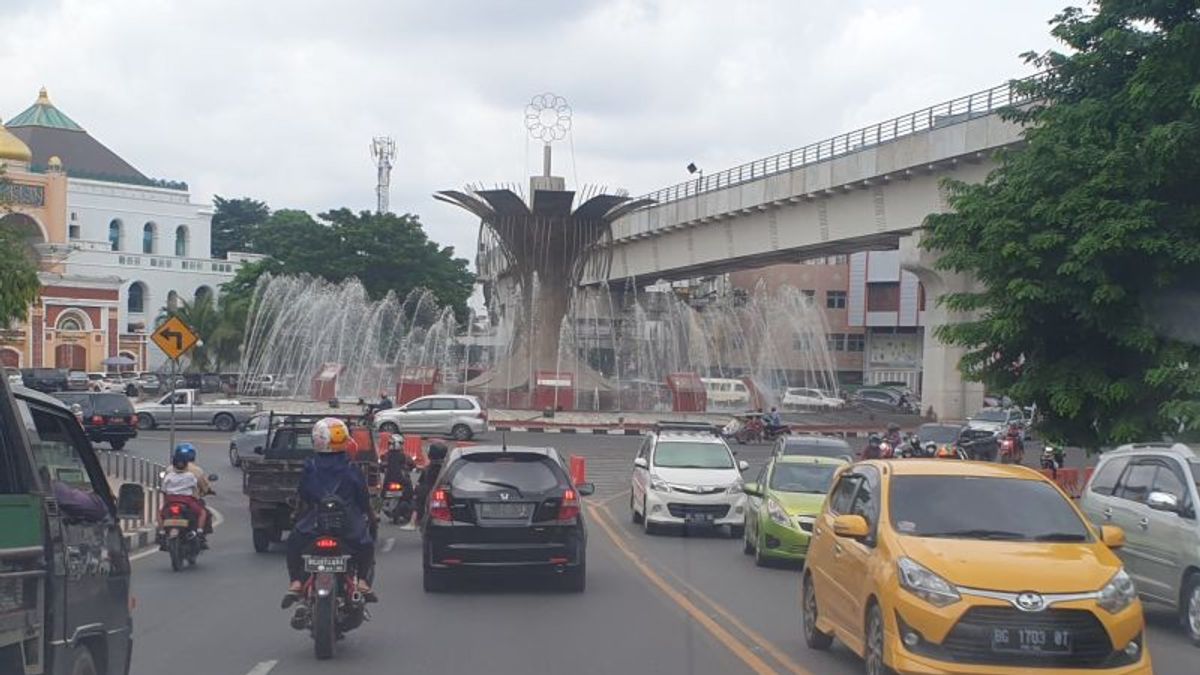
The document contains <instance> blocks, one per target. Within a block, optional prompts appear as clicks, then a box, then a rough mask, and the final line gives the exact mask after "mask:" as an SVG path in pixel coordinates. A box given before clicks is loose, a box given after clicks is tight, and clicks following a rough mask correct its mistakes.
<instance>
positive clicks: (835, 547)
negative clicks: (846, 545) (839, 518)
mask: <svg viewBox="0 0 1200 675" xmlns="http://www.w3.org/2000/svg"><path fill="white" fill-rule="evenodd" d="M833 554H834V555H841V554H842V545H841V544H834V545H833Z"/></svg>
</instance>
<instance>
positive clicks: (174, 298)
mask: <svg viewBox="0 0 1200 675" xmlns="http://www.w3.org/2000/svg"><path fill="white" fill-rule="evenodd" d="M167 309H169V310H171V311H172V312H174V311H175V310H177V309H179V294H178V293H176V292H175V291H171V292H169V293H167Z"/></svg>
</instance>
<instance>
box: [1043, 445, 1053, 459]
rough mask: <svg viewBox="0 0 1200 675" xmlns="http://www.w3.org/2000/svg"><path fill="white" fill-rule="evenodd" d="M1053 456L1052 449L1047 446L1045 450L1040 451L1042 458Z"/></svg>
mask: <svg viewBox="0 0 1200 675" xmlns="http://www.w3.org/2000/svg"><path fill="white" fill-rule="evenodd" d="M1053 456H1054V448H1053V447H1051V446H1049V445H1047V446H1046V449H1045V450H1042V457H1053Z"/></svg>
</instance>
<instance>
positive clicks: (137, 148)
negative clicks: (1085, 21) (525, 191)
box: [0, 0, 1062, 257]
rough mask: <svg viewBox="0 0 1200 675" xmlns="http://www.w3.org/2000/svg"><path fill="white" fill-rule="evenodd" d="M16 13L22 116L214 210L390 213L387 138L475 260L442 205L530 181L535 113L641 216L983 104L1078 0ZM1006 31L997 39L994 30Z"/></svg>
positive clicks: (15, 95) (466, 228)
mask: <svg viewBox="0 0 1200 675" xmlns="http://www.w3.org/2000/svg"><path fill="white" fill-rule="evenodd" d="M11 3H12V0H9V2H7V3H6V21H5V23H6V28H5V31H4V34H5V39H4V40H3V41H2V42H0V70H2V71H3V72H4V73H5V84H6V86H5V88H4V91H3V92H0V117H5V118H6V117H9V116H12V115H14V114H16V113H17V112H19V111H20V110H22V109H24V107H25V106H27V105H29V104H30V103H31V102H32V100H33V98H34V96H35V94H36V91H37V88H38V87H39V86H42V85H46V86H48V87H49V89H50V93H51V96H52V98H53V99H54V100H55V102H56V103H57V104H58V105H59V107H61V108H62V109H63V111H64V112H66V113H67V114H69V115H71V116H72V117H73V118H74V119H75V120H76V121H78V122H79V123H80V124H81V125H83V126H84V127H85V128H87V129H88V130H89V131H90V132H91V133H93V134H94V135H95V136H96V137H97V138H98V139H100V140H101V141H102V142H104V143H105V144H107V145H108V146H109V147H111V148H113V149H114V150H115V151H117V152H118V153H119V154H121V155H122V156H123V157H125V158H126V159H127V160H129V161H130V162H132V163H133V164H134V165H135V166H137V167H138V168H139V169H141V170H142V171H143V172H146V173H147V174H149V175H153V176H158V177H164V178H173V179H182V180H187V181H188V182H189V183H190V185H191V186H192V190H193V193H194V196H195V198H197V199H198V200H207V199H209V198H210V197H211V195H213V194H221V195H223V196H242V195H249V196H254V197H257V198H261V199H265V200H266V201H268V202H269V203H270V204H271V206H272V207H274V208H284V207H296V208H304V209H308V210H312V211H321V210H325V209H328V208H334V207H339V206H348V207H351V208H356V209H367V208H371V207H372V206H373V203H374V168H373V166H372V164H371V158H370V153H369V150H368V149H369V144H370V140H371V137H372V136H375V135H385V134H386V135H391V136H393V137H395V139H396V143H397V147H398V154H399V156H398V159H397V162H396V168H395V170H394V172H393V175H392V206H393V209H394V210H397V211H407V212H412V213H416V214H418V215H420V216H421V218H422V221H423V222H424V223H425V224H426V227H427V229H428V230H429V232H430V234H431V236H433V237H434V238H435V239H437V240H438V241H439V242H442V243H444V244H449V245H453V246H455V248H456V249H457V251H458V252H459V254H460V255H464V256H467V257H470V255H471V254H472V252H473V250H474V248H475V236H476V233H477V223H475V222H473V221H472V219H471V218H470V217H468V216H466V215H464V214H462V213H459V212H457V211H456V210H455V209H453V208H452V207H449V206H446V205H443V204H440V203H438V202H435V201H434V200H433V199H432V198H431V197H430V194H431V193H432V192H434V191H435V190H438V189H443V188H450V187H459V186H461V185H463V184H465V183H468V182H482V183H484V184H488V185H491V184H494V183H500V182H507V183H512V182H520V183H524V182H525V181H526V180H527V178H526V176H527V175H528V174H529V173H530V172H531V171H534V170H535V169H536V168H537V167H538V166H540V147H538V145H537V144H536V143H534V142H532V141H529V140H528V138H527V136H526V135H525V130H524V127H523V124H522V121H523V109H524V105H525V103H526V102H527V101H528V99H529V97H530V96H532V95H533V94H536V93H540V92H543V91H553V92H556V93H558V94H561V95H563V96H565V97H567V99H568V100H569V101H570V102H571V105H572V107H573V108H574V110H575V118H574V125H573V136H572V137H571V139H570V142H563V143H560V144H557V145H556V146H555V149H554V152H555V169H556V172H557V173H560V174H562V175H565V176H566V177H567V179H568V183H569V184H574V183H575V181H576V180H578V181H583V182H589V183H600V184H606V185H609V186H613V187H624V188H627V189H629V190H630V192H632V193H634V194H639V193H643V192H649V191H651V190H654V189H657V188H660V187H664V186H666V185H670V184H672V183H675V182H678V181H680V180H682V179H684V178H686V173H685V172H684V169H683V167H684V166H685V165H686V164H687V163H688V162H691V161H695V162H696V163H697V164H699V165H701V166H702V167H704V168H705V169H706V170H707V171H710V172H711V171H716V170H719V169H721V168H723V167H726V166H732V165H736V164H740V163H742V162H746V161H749V160H752V159H755V158H757V157H760V156H764V155H768V154H773V153H776V152H781V151H784V150H787V149H789V148H791V147H797V146H800V145H804V144H806V143H809V142H812V141H816V140H819V139H821V138H824V137H827V136H830V135H833V134H836V133H839V132H841V131H847V130H849V129H852V128H855V127H857V126H861V125H864V124H869V123H871V122H875V121H881V120H884V119H887V118H889V117H892V116H895V115H899V114H903V113H905V112H909V111H911V110H916V109H919V108H922V107H924V106H927V105H930V104H933V103H936V102H938V101H940V100H944V99H948V98H952V97H954V96H958V95H962V94H966V93H969V92H971V91H974V90H978V89H984V88H987V87H990V86H992V85H995V84H999V83H1000V82H1002V81H1004V80H1005V79H1007V78H1009V77H1013V76H1019V75H1022V74H1027V73H1028V72H1029V71H1028V70H1027V68H1026V67H1025V66H1024V65H1023V64H1022V63H1021V62H1020V60H1019V59H1018V58H1017V54H1019V53H1021V52H1023V51H1025V50H1028V49H1038V50H1044V49H1046V48H1048V47H1050V46H1051V45H1052V43H1051V40H1050V38H1049V37H1048V34H1047V27H1046V25H1045V23H1046V20H1047V19H1049V18H1050V17H1051V16H1052V15H1053V14H1055V13H1056V12H1057V11H1058V9H1060V7H1061V4H1062V3H1061V0H1052V1H1046V0H1015V1H1013V2H1006V3H986V4H985V3H963V2H955V1H953V0H929V1H927V2H907V3H905V2H900V3H896V2H882V1H878V2H877V1H867V0H852V1H848V2H833V1H808V2H796V1H794V0H779V1H769V2H768V1H747V2H738V3H729V2H719V1H717V0H701V1H683V0H662V1H661V2H649V1H645V0H614V1H612V2H599V1H594V2H556V3H546V2H524V1H517V2H475V1H467V0H453V1H443V2H438V3H428V2H393V1H389V0H374V1H366V0H344V1H343V2H339V3H328V2H321V1H317V0H291V1H287V2H285V1H281V0H261V1H259V2H252V3H248V2H244V1H241V0H206V1H203V2H186V3H183V2H172V3H163V2H159V1H157V0H60V1H59V2H54V3H48V2H37V3H35V2H31V1H30V2H25V1H22V2H17V3H16V4H11ZM981 27H985V28H986V30H984V29H981Z"/></svg>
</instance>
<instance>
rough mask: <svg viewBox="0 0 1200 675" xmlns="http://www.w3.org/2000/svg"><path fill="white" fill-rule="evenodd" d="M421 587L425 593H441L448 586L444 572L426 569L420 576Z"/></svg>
mask: <svg viewBox="0 0 1200 675" xmlns="http://www.w3.org/2000/svg"><path fill="white" fill-rule="evenodd" d="M421 585H422V587H423V588H424V589H425V592H426V593H441V592H442V591H445V590H446V588H447V587H449V585H450V584H449V581H448V579H447V578H446V572H444V571H443V570H435V569H433V568H431V567H426V568H425V571H424V574H422V575H421Z"/></svg>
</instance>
